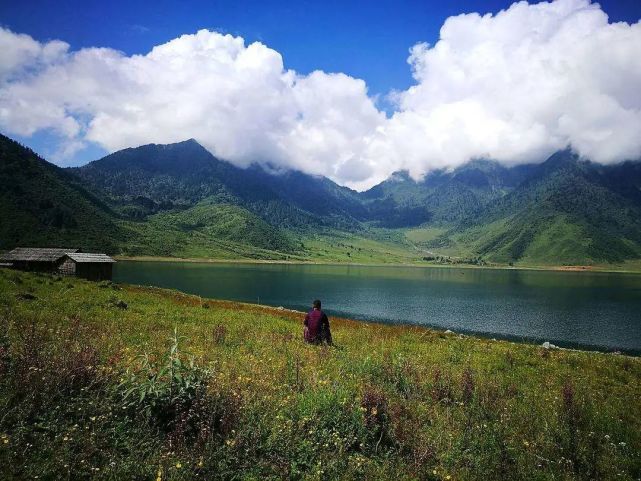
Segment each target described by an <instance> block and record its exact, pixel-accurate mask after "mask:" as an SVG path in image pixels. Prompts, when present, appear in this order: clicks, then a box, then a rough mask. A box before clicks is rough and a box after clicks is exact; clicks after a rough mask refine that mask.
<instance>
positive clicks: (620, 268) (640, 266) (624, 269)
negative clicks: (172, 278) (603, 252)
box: [114, 255, 641, 274]
mask: <svg viewBox="0 0 641 481" xmlns="http://www.w3.org/2000/svg"><path fill="white" fill-rule="evenodd" d="M114 259H116V260H120V261H135V262H189V263H208V264H275V265H279V264H283V265H324V266H372V267H418V268H445V269H447V268H460V269H502V270H534V271H555V272H605V273H607V272H612V273H622V274H641V263H636V262H629V263H626V264H621V265H608V264H603V265H575V266H563V265H527V264H526V265H514V266H510V265H507V264H494V263H490V264H485V265H475V264H465V263H459V264H439V263H431V262H427V261H424V262H418V261H417V262H386V263H382V262H347V261H337V260H327V261H319V260H299V259H291V260H283V259H223V258H221V259H218V258H199V257H185V258H183V257H170V256H122V255H116V256H114Z"/></svg>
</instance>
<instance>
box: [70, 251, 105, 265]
mask: <svg viewBox="0 0 641 481" xmlns="http://www.w3.org/2000/svg"><path fill="white" fill-rule="evenodd" d="M67 257H69V259H71V260H72V261H74V262H78V263H91V264H93V263H102V262H116V261H115V260H113V259H112V258H111V257H109V256H108V255H107V254H90V253H88V252H75V253H74V252H72V253H69V254H67Z"/></svg>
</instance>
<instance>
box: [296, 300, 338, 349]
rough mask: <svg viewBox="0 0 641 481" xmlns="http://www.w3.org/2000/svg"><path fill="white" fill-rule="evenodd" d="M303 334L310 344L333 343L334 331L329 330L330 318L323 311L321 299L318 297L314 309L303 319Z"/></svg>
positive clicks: (313, 305)
mask: <svg viewBox="0 0 641 481" xmlns="http://www.w3.org/2000/svg"><path fill="white" fill-rule="evenodd" d="M303 325H304V326H305V327H304V328H303V335H304V337H305V341H306V342H309V343H310V344H321V343H327V344H331V343H332V333H331V332H330V330H329V319H327V316H326V315H325V313H324V312H323V311H321V301H319V300H318V299H316V300H315V301H314V303H313V304H312V310H311V311H309V312H308V313H307V315H306V316H305V320H304V321H303Z"/></svg>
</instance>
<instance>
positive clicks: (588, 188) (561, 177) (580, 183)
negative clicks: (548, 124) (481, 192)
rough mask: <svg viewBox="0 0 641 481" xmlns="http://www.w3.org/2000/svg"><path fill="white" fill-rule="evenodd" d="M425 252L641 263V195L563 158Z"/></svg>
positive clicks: (562, 154)
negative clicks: (630, 260) (431, 249)
mask: <svg viewBox="0 0 641 481" xmlns="http://www.w3.org/2000/svg"><path fill="white" fill-rule="evenodd" d="M630 180H632V179H630ZM425 245H426V246H428V247H433V248H436V249H438V248H445V249H453V250H454V251H456V249H457V248H460V249H461V250H463V251H468V252H469V251H471V252H474V253H477V254H478V255H481V256H483V257H484V258H485V259H488V260H490V261H493V262H499V263H507V262H517V263H521V264H529V263H532V264H557V265H558V264H599V263H601V264H604V263H622V262H624V261H625V260H629V259H638V258H639V257H641V192H640V191H639V190H638V188H637V187H636V186H634V184H632V183H631V181H630V182H623V181H622V180H621V179H619V180H618V181H617V182H613V179H612V176H611V175H610V174H609V171H608V170H607V169H606V170H604V169H600V168H599V167H598V166H595V165H594V164H591V163H589V162H583V161H580V160H579V159H578V158H577V156H576V155H574V154H572V153H571V152H569V151H564V152H559V153H557V154H555V155H554V156H552V157H550V158H549V159H548V160H547V161H546V162H544V163H543V164H541V165H540V166H537V167H536V169H535V170H534V172H533V173H532V174H531V175H530V176H529V177H528V178H527V179H526V180H525V181H523V182H522V183H521V184H520V185H519V186H518V187H516V188H515V189H514V190H512V191H511V192H510V193H509V194H506V195H505V196H502V197H501V198H499V199H497V200H495V201H493V202H492V203H490V204H489V205H488V206H487V208H486V209H485V210H484V211H483V212H482V213H481V214H479V215H477V216H472V217H468V218H467V219H465V220H463V221H462V222H460V223H459V224H457V225H456V226H454V227H453V228H451V229H450V230H449V231H448V232H447V233H445V234H443V235H441V236H440V237H438V238H436V239H433V240H431V241H428V242H426V243H425Z"/></svg>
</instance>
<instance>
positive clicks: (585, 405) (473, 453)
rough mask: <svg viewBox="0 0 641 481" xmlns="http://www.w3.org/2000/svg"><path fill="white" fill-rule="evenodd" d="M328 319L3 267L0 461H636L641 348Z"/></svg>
mask: <svg viewBox="0 0 641 481" xmlns="http://www.w3.org/2000/svg"><path fill="white" fill-rule="evenodd" d="M328 308H329V306H328ZM330 314H331V311H330ZM331 326H332V335H333V338H334V343H335V346H334V347H318V346H310V345H306V344H304V343H303V342H302V315H301V313H296V312H292V311H287V310H279V309H274V308H265V307H261V306H256V305H248V304H239V303H232V302H225V301H213V300H207V299H201V298H199V297H196V296H187V295H183V294H180V293H178V292H175V291H168V290H161V289H153V288H141V287H133V286H125V285H122V286H120V285H115V284H111V283H101V284H95V283H90V282H86V281H81V280H78V279H73V278H61V277H52V276H48V275H33V274H25V273H19V272H15V271H8V270H5V269H0V478H1V479H7V480H26V479H51V480H54V479H74V480H75V479H113V480H120V479H156V480H169V479H176V480H183V479H184V480H187V479H225V480H227V479H229V480H231V479H234V480H236V479H245V480H250V479H304V480H321V479H326V480H330V479H346V480H350V479H354V480H356V479H359V480H360V479H407V480H410V479H433V480H441V479H443V480H463V479H488V480H489V479H511V480H515V479H528V480H530V479H640V478H641V457H640V454H639V453H641V403H640V402H639V399H640V398H641V362H640V359H639V358H634V357H628V356H620V355H611V354H601V353H590V352H578V351H566V350H546V349H543V348H542V347H539V346H532V345H525V344H514V343H509V342H503V341H490V340H483V339H477V338H473V337H459V336H457V335H449V334H445V333H441V332H437V331H432V330H429V329H424V328H418V327H398V326H396V327H394V326H386V325H380V324H367V323H363V322H357V321H350V320H343V319H331Z"/></svg>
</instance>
